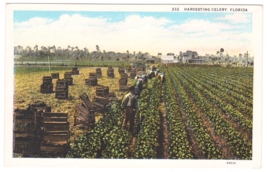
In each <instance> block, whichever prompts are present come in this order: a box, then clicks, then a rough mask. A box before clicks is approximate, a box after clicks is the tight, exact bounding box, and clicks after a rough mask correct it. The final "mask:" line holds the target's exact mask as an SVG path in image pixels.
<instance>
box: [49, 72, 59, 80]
mask: <svg viewBox="0 0 267 172" xmlns="http://www.w3.org/2000/svg"><path fill="white" fill-rule="evenodd" d="M51 77H52V79H59V73H51Z"/></svg>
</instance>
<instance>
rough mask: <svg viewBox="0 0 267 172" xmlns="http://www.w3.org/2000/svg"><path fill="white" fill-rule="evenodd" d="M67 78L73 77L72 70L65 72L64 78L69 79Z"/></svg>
mask: <svg viewBox="0 0 267 172" xmlns="http://www.w3.org/2000/svg"><path fill="white" fill-rule="evenodd" d="M67 78H72V77H71V72H65V73H64V79H67Z"/></svg>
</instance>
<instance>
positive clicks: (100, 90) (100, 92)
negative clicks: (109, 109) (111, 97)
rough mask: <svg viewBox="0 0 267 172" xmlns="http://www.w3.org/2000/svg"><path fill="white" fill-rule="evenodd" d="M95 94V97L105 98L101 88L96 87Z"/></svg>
mask: <svg viewBox="0 0 267 172" xmlns="http://www.w3.org/2000/svg"><path fill="white" fill-rule="evenodd" d="M95 92H96V96H101V97H104V96H105V91H104V88H103V87H96V89H95Z"/></svg>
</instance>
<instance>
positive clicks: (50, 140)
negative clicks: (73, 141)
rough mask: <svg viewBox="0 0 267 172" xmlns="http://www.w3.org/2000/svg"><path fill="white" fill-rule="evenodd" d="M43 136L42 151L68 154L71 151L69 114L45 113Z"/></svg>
mask: <svg viewBox="0 0 267 172" xmlns="http://www.w3.org/2000/svg"><path fill="white" fill-rule="evenodd" d="M42 124H43V126H42V128H43V135H42V141H41V145H40V151H41V152H45V153H52V154H55V153H63V154H64V153H67V151H68V150H69V143H70V142H69V138H70V133H69V122H68V114H67V113H51V112H45V113H43V122H42Z"/></svg>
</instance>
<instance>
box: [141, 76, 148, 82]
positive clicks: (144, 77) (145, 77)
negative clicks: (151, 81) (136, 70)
mask: <svg viewBox="0 0 267 172" xmlns="http://www.w3.org/2000/svg"><path fill="white" fill-rule="evenodd" d="M142 79H143V81H144V84H146V83H147V76H146V75H142Z"/></svg>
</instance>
